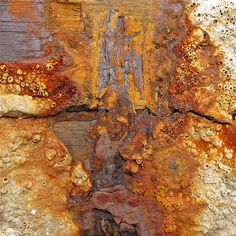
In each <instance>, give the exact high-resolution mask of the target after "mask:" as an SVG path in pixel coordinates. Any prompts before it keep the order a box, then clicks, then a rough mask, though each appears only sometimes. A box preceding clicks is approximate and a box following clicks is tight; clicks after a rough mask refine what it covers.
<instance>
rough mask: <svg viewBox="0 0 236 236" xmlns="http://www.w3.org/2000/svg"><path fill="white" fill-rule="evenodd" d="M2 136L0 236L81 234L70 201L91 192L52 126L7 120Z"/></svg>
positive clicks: (0, 126) (0, 123)
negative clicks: (75, 194)
mask: <svg viewBox="0 0 236 236" xmlns="http://www.w3.org/2000/svg"><path fill="white" fill-rule="evenodd" d="M0 132H1V144H0V170H1V171H0V179H1V185H0V194H1V198H0V218H1V221H0V225H1V227H0V235H39V236H40V235H56V236H57V235H76V234H78V232H79V228H78V225H77V224H76V221H75V219H74V217H73V214H72V212H71V210H70V208H69V205H68V201H69V198H70V194H71V193H72V191H75V190H76V188H79V189H81V191H85V192H86V191H88V190H89V188H90V187H91V184H90V180H89V177H88V175H87V174H86V172H85V171H84V169H83V167H82V165H81V163H80V162H77V163H73V161H72V158H71V156H70V154H69V153H68V152H67V150H66V149H65V147H64V146H63V144H62V143H60V141H59V140H58V139H57V138H56V137H55V136H54V134H53V133H52V131H51V130H50V129H49V125H48V123H47V122H46V121H43V120H32V119H29V120H16V119H1V120H0ZM73 183H74V184H75V185H73Z"/></svg>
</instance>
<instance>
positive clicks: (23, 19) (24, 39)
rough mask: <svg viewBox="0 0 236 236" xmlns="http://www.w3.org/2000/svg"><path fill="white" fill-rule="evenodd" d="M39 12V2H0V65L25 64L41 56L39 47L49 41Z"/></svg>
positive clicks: (41, 4) (41, 9)
mask: <svg viewBox="0 0 236 236" xmlns="http://www.w3.org/2000/svg"><path fill="white" fill-rule="evenodd" d="M22 9H24V10H23V11H22ZM43 10H44V8H43V0H33V1H26V0H14V1H11V0H8V1H7V0H2V1H1V2H0V61H2V62H7V61H19V60H29V59H34V58H38V57H40V56H42V55H43V53H44V50H43V45H44V44H45V43H46V42H48V41H49V39H50V34H49V33H48V32H47V30H46V28H45V26H44V20H43Z"/></svg>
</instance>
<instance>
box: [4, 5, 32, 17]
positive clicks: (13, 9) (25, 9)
mask: <svg viewBox="0 0 236 236" xmlns="http://www.w3.org/2000/svg"><path fill="white" fill-rule="evenodd" d="M7 1H8V4H9V13H10V14H11V16H13V17H14V18H18V19H19V18H22V17H26V18H28V17H30V18H31V19H32V20H33V19H34V18H33V17H34V14H32V13H33V12H34V7H33V1H31V0H26V1H24V2H23V3H24V4H20V2H16V1H15V0H7Z"/></svg>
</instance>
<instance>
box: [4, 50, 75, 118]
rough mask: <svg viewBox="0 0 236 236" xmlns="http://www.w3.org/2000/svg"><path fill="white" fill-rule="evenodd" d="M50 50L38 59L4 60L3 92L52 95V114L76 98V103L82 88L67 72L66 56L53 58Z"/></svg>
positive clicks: (36, 96) (37, 95)
mask: <svg viewBox="0 0 236 236" xmlns="http://www.w3.org/2000/svg"><path fill="white" fill-rule="evenodd" d="M47 54H49V52H47ZM47 54H45V55H46V56H45V57H43V58H39V59H37V60H35V62H23V63H18V62H16V63H4V64H3V63H1V64H0V91H1V93H2V94H16V95H28V96H31V97H33V98H44V99H50V100H52V101H53V103H52V104H51V108H50V110H49V111H48V114H54V113H56V112H58V111H60V110H61V109H65V108H67V107H68V106H69V105H71V104H72V101H73V102H74V104H73V105H76V101H77V100H78V98H79V91H78V87H77V85H76V84H75V82H74V81H72V80H71V79H69V78H68V76H67V75H66V74H65V73H64V72H63V70H64V69H65V66H64V65H63V57H64V56H63V55H61V56H60V57H59V58H58V59H53V58H52V57H51V56H48V55H47ZM78 103H79V102H78ZM43 115H46V114H43Z"/></svg>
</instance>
